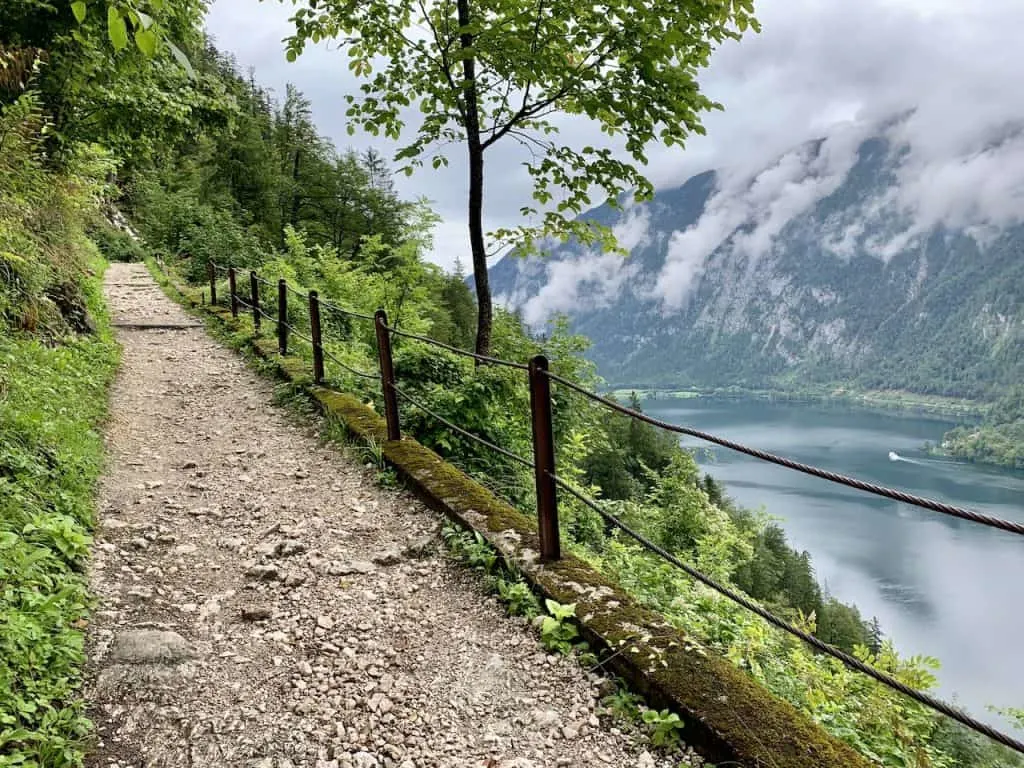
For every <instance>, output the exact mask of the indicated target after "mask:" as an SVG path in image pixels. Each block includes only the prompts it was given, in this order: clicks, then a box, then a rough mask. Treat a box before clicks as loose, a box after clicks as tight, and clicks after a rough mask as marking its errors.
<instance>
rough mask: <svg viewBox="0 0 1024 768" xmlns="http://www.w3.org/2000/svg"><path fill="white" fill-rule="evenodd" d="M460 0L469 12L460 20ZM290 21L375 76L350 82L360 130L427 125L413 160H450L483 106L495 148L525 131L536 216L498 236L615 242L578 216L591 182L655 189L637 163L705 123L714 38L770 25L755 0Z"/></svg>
mask: <svg viewBox="0 0 1024 768" xmlns="http://www.w3.org/2000/svg"><path fill="white" fill-rule="evenodd" d="M293 2H294V3H295V4H298V5H304V6H305V5H307V4H306V3H304V2H300V0H293ZM459 6H461V11H462V14H461V18H463V19H468V20H469V21H468V23H466V24H463V25H461V26H460V24H459V21H458V19H459V18H460V13H459V11H460V8H459ZM292 21H293V22H294V25H295V32H294V34H293V35H292V36H291V37H289V38H288V39H287V56H288V58H289V59H290V60H295V58H297V57H298V56H299V54H301V53H302V51H303V49H304V48H305V46H306V45H307V44H308V43H310V42H312V43H319V42H320V41H322V40H326V39H336V40H338V41H339V42H340V43H341V45H342V47H343V48H344V50H345V51H346V53H347V55H348V58H349V69H350V70H351V71H352V72H354V73H355V74H356V75H358V76H359V77H361V78H362V79H363V80H364V82H363V84H362V86H361V91H362V94H361V95H360V96H353V95H350V96H349V97H348V101H349V109H348V116H349V118H350V120H351V122H350V124H349V131H350V132H353V131H354V130H355V129H356V128H357V127H359V128H362V129H364V130H366V131H368V132H369V133H371V134H373V135H379V134H381V133H383V134H384V135H386V136H388V137H389V138H392V139H396V140H398V139H401V137H402V136H403V135H410V134H409V132H408V131H407V128H408V126H407V123H413V124H415V125H416V127H415V128H414V129H413V130H412V131H411V141H409V143H407V144H406V145H405V146H404V147H402V149H400V150H399V152H398V154H397V156H396V159H398V160H403V161H405V162H406V165H405V166H404V168H403V170H404V171H405V172H406V173H412V171H413V169H415V168H416V167H419V166H422V165H423V164H424V163H425V162H427V161H428V160H429V162H430V163H431V164H432V166H433V167H434V168H437V167H440V166H442V165H446V164H447V162H448V159H447V156H446V154H445V148H446V147H447V146H448V145H450V144H452V143H462V142H465V141H466V140H467V139H471V137H470V136H468V134H467V124H469V125H470V126H472V125H473V124H474V117H476V118H478V121H479V124H480V129H481V130H480V143H481V147H482V149H483V150H484V151H486V150H487V149H489V148H490V147H492V146H494V145H495V144H496V143H497V142H499V141H500V140H502V139H504V138H509V139H512V140H514V141H516V142H518V143H519V144H520V145H522V146H523V147H524V148H525V149H526V150H527V152H528V159H527V160H526V161H525V165H526V168H527V170H528V171H529V173H530V175H531V177H532V179H533V198H534V200H535V203H536V204H537V207H533V206H527V207H524V208H522V209H521V212H522V213H523V214H524V215H525V216H527V217H529V220H531V221H533V222H534V224H533V226H525V225H523V226H519V227H516V228H514V229H504V230H499V231H497V232H494V233H492V237H493V238H495V241H496V242H497V243H501V244H508V243H510V242H516V243H518V244H521V245H525V246H527V247H530V246H532V245H534V244H535V243H536V242H537V241H538V240H539V239H540V238H541V237H546V236H559V237H566V236H569V235H573V236H576V237H577V238H579V239H581V240H582V241H584V242H588V243H593V242H595V241H597V240H598V239H600V240H602V241H603V243H602V244H605V245H611V244H612V242H613V241H611V239H610V235H609V234H608V232H607V231H606V230H601V229H600V228H597V227H595V226H594V225H593V224H587V223H581V222H575V221H572V219H573V217H575V216H576V215H578V214H579V213H580V212H582V211H583V210H584V209H585V208H586V207H588V206H590V205H591V199H590V194H591V190H592V189H594V188H595V187H598V188H600V189H601V190H602V191H603V193H604V194H605V195H606V196H607V197H608V199H609V200H610V201H612V202H613V203H614V202H615V201H616V199H617V198H618V196H619V195H620V194H621V193H622V192H623V191H624V190H626V189H628V188H633V189H634V190H635V193H636V196H637V197H638V198H639V199H646V198H649V197H650V196H651V194H652V191H653V190H652V186H651V184H650V182H649V181H648V180H647V179H646V178H645V177H644V176H643V174H642V173H641V172H640V171H639V170H638V168H637V165H642V164H645V163H646V161H647V157H646V149H647V147H648V146H649V145H650V144H651V143H653V142H656V141H660V142H662V143H664V144H665V145H668V146H672V145H682V144H683V143H684V142H685V140H686V138H687V136H688V135H689V134H690V133H703V132H704V129H703V126H702V125H701V120H700V115H701V113H702V112H705V111H708V110H712V109H721V105H719V104H717V103H715V102H713V101H712V100H710V99H709V98H707V97H706V96H705V95H704V94H702V93H701V91H700V88H699V86H698V84H697V80H696V77H697V72H698V70H699V69H700V68H701V67H703V66H705V65H706V64H707V62H708V59H709V57H710V55H711V52H712V50H713V48H714V46H715V45H717V44H720V43H722V42H723V41H725V40H729V39H738V38H739V36H740V35H741V34H742V33H743V32H744V31H746V30H747V29H748V28H753V29H755V30H756V29H757V28H758V25H757V22H756V20H755V19H754V17H753V0H606V1H605V2H602V3H596V4H595V3H586V2H578V1H570V2H567V1H566V0H558V1H557V2H556V1H555V0H536V2H529V3H524V2H522V1H521V0H458V2H456V0H440V1H437V0H359V2H356V1H355V0H319V1H314V0H309V2H308V7H302V8H299V9H298V10H297V11H296V13H295V15H294V17H293V19H292ZM470 60H471V61H472V62H473V67H472V68H467V67H466V66H465V63H466V62H467V61H470ZM467 70H469V71H467ZM414 109H418V110H419V112H421V113H422V116H421V117H420V116H416V115H415V114H414ZM557 113H565V114H569V115H580V116H584V117H586V118H588V119H589V120H591V121H593V122H595V123H597V124H598V125H599V126H600V128H601V130H602V132H603V133H605V134H607V135H608V136H609V137H612V138H613V139H617V140H618V141H620V142H621V143H623V144H624V146H625V149H626V156H625V158H626V159H623V156H622V155H621V154H620V153H616V151H614V150H613V149H611V148H609V147H599V146H585V147H582V148H576V147H573V146H569V145H568V144H566V143H564V142H562V141H559V140H558V138H557V137H558V125H557V124H556V122H555V119H554V116H555V115H556V114H557ZM611 143H613V142H611V141H610V142H609V144H611ZM538 208H542V209H544V211H543V214H541V213H539V211H538Z"/></svg>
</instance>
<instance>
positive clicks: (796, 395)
mask: <svg viewBox="0 0 1024 768" xmlns="http://www.w3.org/2000/svg"><path fill="white" fill-rule="evenodd" d="M634 392H635V393H636V395H637V396H638V397H639V398H640V399H641V400H687V399H691V398H697V397H701V398H707V399H716V400H746V401H761V402H780V403H804V404H809V405H824V406H842V407H846V408H856V409H862V410H865V411H870V412H873V413H887V414H893V412H895V413H897V414H903V415H907V416H914V417H924V418H933V419H935V420H937V421H947V420H949V419H955V420H957V421H958V423H962V424H964V425H974V424H978V423H979V422H980V421H981V419H982V418H983V417H984V415H985V411H986V409H987V408H988V404H987V403H983V402H981V401H978V400H967V399H961V398H952V397H942V396H939V395H921V394H917V393H913V392H906V391H900V390H851V389H845V388H842V387H834V388H830V389H829V390H828V391H826V390H824V389H822V390H820V391H818V390H803V391H799V392H796V391H792V390H784V389H745V388H743V387H686V388H678V389H674V388H650V387H635V388H633V387H623V386H617V387H615V388H614V389H612V390H610V394H611V395H613V396H615V397H616V398H619V399H627V398H629V397H630V396H631V394H632V393H634Z"/></svg>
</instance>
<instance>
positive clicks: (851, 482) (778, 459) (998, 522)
mask: <svg viewBox="0 0 1024 768" xmlns="http://www.w3.org/2000/svg"><path fill="white" fill-rule="evenodd" d="M546 375H547V376H548V378H550V379H551V380H552V381H556V382H558V383H559V384H561V385H562V386H565V387H568V388H569V389H571V390H574V391H576V392H578V393H580V394H582V395H584V396H585V397H587V398H589V399H590V400H592V401H594V402H596V403H600V404H601V405H604V406H606V407H608V408H611V409H612V410H614V411H618V412H619V413H622V414H625V415H626V416H629V417H631V418H634V419H637V420H639V421H643V422H646V423H647V424H650V425H651V426H655V427H660V428H661V429H664V430H668V431H669V432H675V433H676V434H680V435H688V436H689V437H696V438H698V439H699V440H706V441H707V442H709V443H714V444H715V445H720V446H722V447H723V448H728V449H729V450H732V451H737V452H738V453H743V454H746V455H747V456H753V457H754V458H755V459H760V460H762V461H767V462H770V463H772V464H777V465H779V466H781V467H787V468H788V469H793V470H796V471H797V472H803V473H804V474H807V475H811V476H813V477H820V478H821V479H823V480H828V481H829V482H831V483H837V484H839V485H845V486H847V487H849V488H856V489H857V490H859V491H865V492H866V493H871V494H874V495H875V496H883V497H885V498H887V499H893V500H894V501H902V502H904V503H905V504H912V505H914V506H916V507H922V508H923V509H930V510H932V511H933V512H939V513H940V514H943V515H949V516H950V517H956V518H959V519H961V520H968V521H970V522H972V523H978V524H979V525H987V526H989V527H990V528H998V529H999V530H1002V531H1007V532H1008V533H1015V534H1018V535H1024V523H1018V522H1014V521H1012V520H1003V519H1001V518H998V517H993V516H992V515H984V514H982V513H980V512H975V511H973V510H970V509H964V508H963V507H957V506H954V505H952V504H946V503H944V502H941V501H935V500H934V499H928V498H925V497H923V496H915V495H914V494H912V493H906V492H905V491H899V490H896V489H894V488H887V487H885V486H883V485H876V484H875V483H869V482H866V481H864V480H858V479H857V478H855V477H849V476H847V475H841V474H839V473H838V472H830V471H829V470H826V469H820V468H818V467H814V466H811V465H810V464H803V463H801V462H799V461H793V460H792V459H787V458H785V457H783V456H776V455H775V454H774V453H768V452H767V451H761V450H758V449H757V448H748V447H747V446H745V445H742V444H740V443H737V442H734V441H732V440H726V439H725V438H723V437H718V436H717V435H712V434H711V433H709V432H702V431H700V430H699V429H691V428H690V427H681V426H679V425H677V424H672V423H670V422H667V421H662V420H661V419H655V418H653V417H651V416H648V415H647V414H645V413H641V412H639V411H634V410H633V409H632V408H627V407H626V406H624V405H622V404H621V403H617V402H615V401H614V400H609V399H608V398H606V397H601V396H600V395H597V394H594V393H593V392H591V391H589V390H587V389H585V388H584V387H581V386H579V385H578V384H576V383H574V382H572V381H569V380H568V379H566V378H564V377H562V376H559V375H558V374H555V373H547V374H546Z"/></svg>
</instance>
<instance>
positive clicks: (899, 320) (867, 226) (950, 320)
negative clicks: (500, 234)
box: [491, 120, 1024, 399]
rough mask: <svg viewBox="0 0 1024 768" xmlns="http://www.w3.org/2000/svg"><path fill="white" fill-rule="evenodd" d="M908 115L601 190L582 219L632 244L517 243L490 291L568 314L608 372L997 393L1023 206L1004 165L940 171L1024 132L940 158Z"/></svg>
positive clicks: (1012, 151) (1015, 326)
mask: <svg viewBox="0 0 1024 768" xmlns="http://www.w3.org/2000/svg"><path fill="white" fill-rule="evenodd" d="M901 127H902V123H901V122H900V121H899V120H892V121H890V122H889V123H887V124H885V125H883V126H881V127H879V126H875V127H874V128H871V129H869V128H868V127H865V126H859V127H858V128H857V129H856V130H848V131H846V132H845V133H840V135H838V136H830V137H826V138H823V139H819V140H815V141H811V142H806V143H804V144H802V145H800V146H798V147H796V148H794V149H793V150H791V151H790V152H788V153H786V154H784V155H783V156H782V157H780V158H778V159H777V160H776V161H775V162H773V163H769V164H767V165H765V166H764V167H763V168H761V169H760V170H757V171H755V172H753V173H751V174H748V175H746V176H743V175H742V174H732V175H730V174H728V173H726V172H722V171H706V172H704V173H701V174H697V175H695V176H693V177H691V178H689V179H688V180H687V181H686V182H684V183H683V184H682V185H680V186H678V187H675V188H671V189H667V190H662V191H660V192H659V193H658V195H657V196H656V197H655V198H654V200H653V201H651V202H649V203H635V204H633V203H630V202H629V201H626V204H625V205H624V206H623V208H622V210H615V209H613V208H612V207H611V206H609V205H607V204H606V205H603V206H600V207H598V208H596V209H594V210H592V211H589V212H588V213H587V214H585V217H586V218H587V219H590V220H595V221H598V222H600V223H602V224H605V225H607V226H611V227H612V228H613V229H614V230H615V231H616V234H617V235H618V236H619V239H620V242H622V243H623V244H624V246H625V247H627V248H628V249H629V250H630V257H629V258H628V259H622V258H621V257H619V256H615V255H611V254H599V253H594V252H590V251H587V250H586V249H583V248H581V247H580V246H579V245H578V244H576V243H572V242H570V243H568V244H566V245H564V246H561V247H558V248H556V249H554V251H553V252H552V254H551V255H550V257H549V258H548V259H547V260H543V261H542V260H540V259H525V260H524V259H521V258H519V257H516V256H509V257H506V258H505V259H503V260H502V261H501V262H499V263H498V264H497V265H495V267H494V268H493V269H492V273H491V283H492V286H493V289H494V292H495V295H496V296H498V297H499V299H500V300H501V301H503V302H504V303H505V304H506V305H508V306H511V307H513V308H516V309H518V310H519V311H521V312H522V314H523V316H524V318H525V319H526V321H527V322H528V323H530V324H531V325H534V326H539V325H542V324H543V321H544V320H545V319H546V318H547V317H549V316H550V315H551V314H553V313H557V312H565V313H566V314H568V315H569V317H570V319H571V322H572V326H573V328H574V329H575V330H576V331H578V332H580V333H583V334H585V335H587V336H589V337H590V338H591V340H592V341H593V347H592V349H591V352H590V356H591V358H592V359H593V360H594V361H595V362H596V363H597V365H598V369H599V372H600V373H601V374H602V375H603V376H604V377H605V378H606V379H607V380H608V382H609V383H610V384H611V385H613V386H641V387H665V388H670V387H683V386H712V387H713V386H738V387H748V388H780V389H793V388H794V387H797V386H802V385H806V384H842V385H846V386H850V385H854V386H859V387H863V388H870V389H890V388H891V389H904V390H907V391H910V392H918V393H922V394H935V395H949V396H954V397H967V398H975V399H994V398H996V397H998V396H999V395H1000V394H1002V393H1003V392H1005V391H1006V390H1007V389H1008V388H1009V387H1011V386H1012V385H1013V384H1014V382H1015V381H1016V380H1019V379H1020V377H1021V375H1022V374H1024V355H1022V354H1021V347H1022V344H1021V342H1022V341H1024V311H1022V305H1024V258H1022V256H1024V220H1022V216H1021V214H1024V206H1022V207H1020V208H1019V210H1015V209H1014V205H1013V204H1014V203H1015V202H1016V198H1013V197H1012V195H1011V197H1010V199H1008V200H1006V201H1002V200H1001V198H998V197H997V196H996V195H994V194H992V190H993V189H995V190H999V189H1002V188H1003V187H1006V184H1009V183H1010V182H1009V181H1000V184H1002V185H1003V187H1000V186H999V185H998V184H994V183H989V188H986V187H984V186H980V187H979V188H978V189H977V190H976V191H977V196H976V198H975V197H972V194H971V191H970V190H968V189H965V188H964V187H963V185H962V184H948V183H947V185H946V187H945V188H943V187H942V185H941V183H940V182H941V181H942V179H943V178H945V177H944V176H943V174H945V176H950V174H952V180H953V181H957V180H958V178H960V179H962V178H970V176H971V174H972V173H973V174H980V173H981V172H983V171H986V169H990V168H996V169H997V170H998V164H999V163H1000V161H1001V160H1002V161H1004V162H1002V164H1003V165H1004V166H1006V167H1007V168H1009V169H1010V170H1011V171H1012V172H1013V173H1017V171H1018V170H1020V169H1018V168H1017V167H1016V166H1013V167H1012V168H1011V167H1010V166H1009V164H1008V163H1006V162H1005V160H1006V159H1007V158H1009V159H1011V160H1013V159H1016V158H1017V154H1016V153H1018V152H1020V151H1021V149H1022V144H1021V139H1020V134H1019V133H1018V132H1010V133H1009V134H1007V135H1006V136H1004V138H1003V139H1001V140H1000V141H998V142H995V143H993V142H992V141H991V140H990V139H989V140H988V144H987V145H985V146H982V147H980V148H979V147H974V148H971V150H970V152H964V153H962V154H961V155H959V156H956V157H952V158H945V159H944V163H945V164H942V163H938V164H936V163H935V162H932V164H931V165H928V164H927V163H922V161H921V159H920V158H921V152H920V151H919V150H916V149H915V148H914V147H913V146H911V145H908V144H907V143H905V142H904V141H902V140H901V138H902V137H901V136H900V134H899V131H900V128H901ZM956 174H959V177H958V176H957V175H956ZM1022 175H1024V174H1022ZM1019 178H1020V177H1014V179H1019ZM929 179H931V180H932V181H931V182H929V181H928V180H929ZM1010 181H1013V179H1011V180H1010ZM1006 188H1008V189H1009V190H1010V192H1011V193H1014V192H1016V191H1019V187H1015V186H1013V185H1012V184H1011V185H1010V186H1009V187H1006ZM986 195H987V197H986ZM1021 195H1022V198H1024V193H1021ZM989 198H991V200H996V203H997V205H995V206H994V207H995V208H996V210H997V212H996V214H995V215H989V214H988V213H987V212H986V211H985V210H983V209H982V203H986V202H989V203H991V200H990V199H989ZM908 201H909V202H908ZM943 206H945V207H943ZM990 207H992V206H991V205H990ZM1000 211H1001V212H1002V213H1000Z"/></svg>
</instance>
